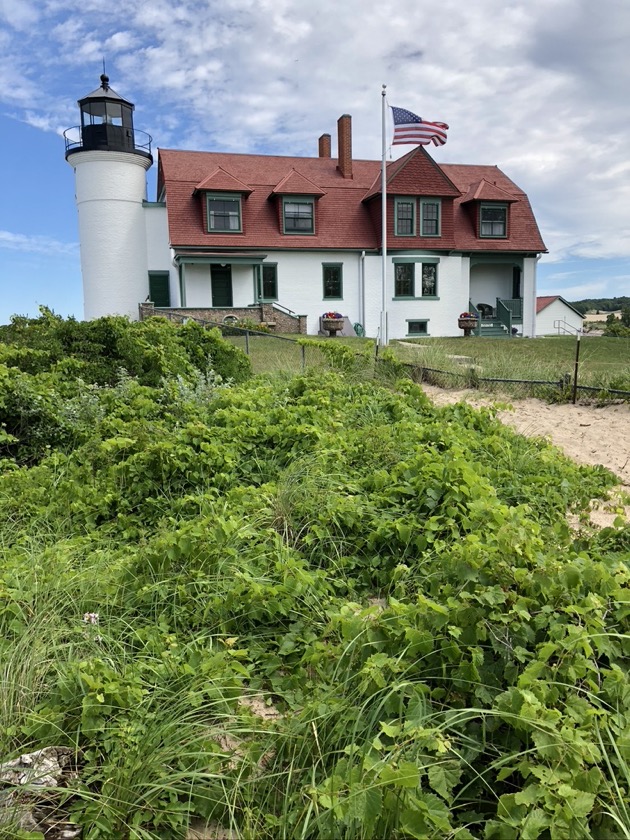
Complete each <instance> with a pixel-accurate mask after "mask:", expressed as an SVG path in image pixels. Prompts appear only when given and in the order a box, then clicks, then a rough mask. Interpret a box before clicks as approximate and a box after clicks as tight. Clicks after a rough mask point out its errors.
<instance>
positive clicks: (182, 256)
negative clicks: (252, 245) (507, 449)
mask: <svg viewBox="0 0 630 840" xmlns="http://www.w3.org/2000/svg"><path fill="white" fill-rule="evenodd" d="M266 258H267V254H254V253H251V252H248V251H240V252H235V251H230V252H228V253H224V254H222V253H217V252H216V251H213V252H208V251H184V252H181V251H180V252H177V253H176V254H175V264H176V265H183V264H184V263H197V264H202V265H228V264H230V265H235V264H236V265H260V264H261V263H262V261H263V260H265V259H266Z"/></svg>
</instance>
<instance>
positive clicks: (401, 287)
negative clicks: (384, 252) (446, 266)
mask: <svg viewBox="0 0 630 840" xmlns="http://www.w3.org/2000/svg"><path fill="white" fill-rule="evenodd" d="M438 262H439V259H438V258H436V257H432V258H431V257H425V258H424V259H420V258H419V259H418V260H417V261H413V260H412V261H410V262H395V263H394V297H395V298H416V297H417V298H420V297H423V298H437V296H438ZM416 271H417V272H418V276H419V279H420V282H419V284H418V285H419V288H418V287H417V285H416Z"/></svg>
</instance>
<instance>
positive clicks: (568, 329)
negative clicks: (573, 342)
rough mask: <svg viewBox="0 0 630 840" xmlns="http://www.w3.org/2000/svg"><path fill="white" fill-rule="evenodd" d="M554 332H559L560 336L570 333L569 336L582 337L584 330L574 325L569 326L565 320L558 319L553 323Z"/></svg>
mask: <svg viewBox="0 0 630 840" xmlns="http://www.w3.org/2000/svg"><path fill="white" fill-rule="evenodd" d="M553 328H554V330H557V331H558V335H562V333H568V334H569V335H581V334H582V330H581V329H580V327H574V326H573V324H569V322H568V321H566V320H565V319H564V318H558V319H556V320H555V321H554V322H553Z"/></svg>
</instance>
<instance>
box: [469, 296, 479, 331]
mask: <svg viewBox="0 0 630 840" xmlns="http://www.w3.org/2000/svg"><path fill="white" fill-rule="evenodd" d="M468 311H469V312H472V314H473V315H475V316H476V317H477V326H476V327H475V329H474V330H473V332H474V334H475V335H479V336H480V335H481V312H479V310H478V309H477V307H476V306H475V304H474V303H473V302H472V300H469V301H468Z"/></svg>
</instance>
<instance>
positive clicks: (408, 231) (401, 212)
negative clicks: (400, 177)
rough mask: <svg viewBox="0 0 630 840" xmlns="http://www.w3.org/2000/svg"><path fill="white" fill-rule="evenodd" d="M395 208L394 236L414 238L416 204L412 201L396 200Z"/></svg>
mask: <svg viewBox="0 0 630 840" xmlns="http://www.w3.org/2000/svg"><path fill="white" fill-rule="evenodd" d="M394 207H395V222H394V224H395V228H394V232H395V234H396V236H414V235H415V232H416V202H415V200H413V199H406V198H397V199H395V203H394Z"/></svg>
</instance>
